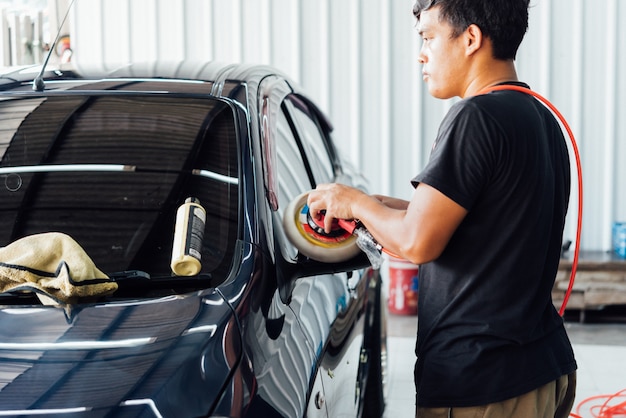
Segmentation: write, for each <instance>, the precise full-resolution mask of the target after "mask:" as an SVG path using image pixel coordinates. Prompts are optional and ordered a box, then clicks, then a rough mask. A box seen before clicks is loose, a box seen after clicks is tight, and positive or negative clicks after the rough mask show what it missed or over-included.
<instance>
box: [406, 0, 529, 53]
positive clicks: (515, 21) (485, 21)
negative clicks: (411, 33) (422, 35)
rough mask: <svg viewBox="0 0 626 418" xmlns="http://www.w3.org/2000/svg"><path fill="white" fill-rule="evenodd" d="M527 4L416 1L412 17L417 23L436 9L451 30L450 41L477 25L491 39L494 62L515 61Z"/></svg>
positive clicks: (483, 0)
mask: <svg viewBox="0 0 626 418" xmlns="http://www.w3.org/2000/svg"><path fill="white" fill-rule="evenodd" d="M529 2H530V0H416V1H415V4H414V5H413V14H414V15H415V17H416V18H417V20H418V21H419V19H420V15H421V13H422V12H423V11H425V10H429V9H432V8H433V7H439V13H440V17H441V19H444V20H446V21H447V22H448V23H450V25H452V27H453V37H456V36H459V35H461V34H462V33H463V31H465V29H467V28H468V27H469V26H470V25H472V24H475V25H477V26H478V27H479V28H480V30H481V31H482V32H483V35H484V36H486V37H488V38H489V39H491V42H492V44H493V56H494V58H496V59H501V60H509V59H513V60H514V59H515V56H516V55H517V49H518V48H519V46H520V44H521V43H522V39H524V35H525V34H526V31H527V30H528V6H529Z"/></svg>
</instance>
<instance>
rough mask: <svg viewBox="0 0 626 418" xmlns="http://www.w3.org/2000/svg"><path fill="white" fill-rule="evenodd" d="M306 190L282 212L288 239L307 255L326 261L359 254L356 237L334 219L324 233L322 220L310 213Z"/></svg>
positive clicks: (331, 261) (338, 260)
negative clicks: (328, 231)
mask: <svg viewBox="0 0 626 418" xmlns="http://www.w3.org/2000/svg"><path fill="white" fill-rule="evenodd" d="M308 195H309V193H308V192H306V193H303V194H301V195H300V196H298V197H296V198H295V199H294V200H292V201H291V202H290V203H289V204H288V205H287V207H286V208H285V212H284V215H283V227H284V228H285V233H286V234H287V238H289V241H291V243H292V244H293V245H294V246H295V247H296V248H297V249H298V250H299V251H300V252H301V253H302V254H304V255H306V256H307V257H309V258H312V259H314V260H317V261H322V262H325V263H337V262H340V261H346V260H349V259H351V258H352V257H354V256H356V255H357V254H358V253H359V252H360V251H361V249H360V248H359V247H358V246H357V243H356V237H355V236H354V235H352V234H351V233H350V232H348V231H346V230H345V229H343V228H341V227H340V226H339V225H337V223H333V227H332V230H331V232H330V233H325V232H324V231H323V227H321V225H320V224H319V222H315V221H314V220H312V218H311V216H310V215H309V207H308V205H307V197H308Z"/></svg>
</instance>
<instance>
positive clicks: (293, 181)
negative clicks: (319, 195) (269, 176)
mask: <svg viewBox="0 0 626 418" xmlns="http://www.w3.org/2000/svg"><path fill="white" fill-rule="evenodd" d="M276 128H277V129H276V138H275V141H276V159H277V165H278V167H277V173H278V213H279V214H280V216H281V218H282V216H283V215H284V213H283V211H284V210H285V207H286V206H287V205H288V204H289V203H290V202H291V201H292V200H293V199H295V198H296V197H297V196H298V195H300V194H302V193H304V192H306V191H308V190H311V189H312V188H313V184H311V180H310V178H309V173H308V172H307V168H306V165H305V162H304V159H303V158H302V152H301V149H300V146H299V145H298V142H297V141H296V138H295V137H294V135H293V132H292V130H291V127H290V123H289V120H288V118H287V116H286V115H285V113H284V112H279V113H278V115H277V121H276Z"/></svg>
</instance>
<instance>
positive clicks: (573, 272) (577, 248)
mask: <svg viewBox="0 0 626 418" xmlns="http://www.w3.org/2000/svg"><path fill="white" fill-rule="evenodd" d="M501 90H514V91H519V92H522V93H526V94H530V95H531V96H533V97H535V98H536V99H538V100H539V101H540V102H541V103H543V104H544V105H545V106H546V107H547V108H548V109H550V111H552V113H553V114H554V115H555V116H556V117H557V118H558V119H559V121H560V122H561V124H562V125H563V127H564V128H565V130H566V131H567V135H568V136H569V139H570V142H571V144H572V150H573V151H574V157H575V160H576V171H577V173H578V217H577V223H576V242H575V244H574V258H573V259H572V270H571V272H570V278H569V284H568V286H567V291H566V292H565V296H564V298H563V302H562V303H561V308H560V309H559V314H560V315H561V316H563V314H564V313H565V307H566V306H567V302H568V301H569V297H570V294H571V293H572V288H573V287H574V279H575V278H576V270H577V268H578V256H579V255H580V235H581V230H582V223H583V175H582V164H581V162H580V153H579V151H578V145H577V144H576V139H575V138H574V133H573V132H572V129H571V128H570V126H569V124H568V123H567V121H566V120H565V118H564V117H563V115H562V114H561V112H559V110H558V109H557V108H556V106H554V105H553V104H552V103H551V102H550V101H549V100H548V99H546V98H545V97H543V96H542V95H540V94H539V93H537V92H535V91H533V90H531V89H529V88H526V87H522V86H517V85H511V84H502V85H498V86H492V87H488V88H486V89H484V90H482V91H480V92H479V93H478V94H486V93H489V92H492V91H501Z"/></svg>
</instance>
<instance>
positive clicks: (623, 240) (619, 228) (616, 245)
mask: <svg viewBox="0 0 626 418" xmlns="http://www.w3.org/2000/svg"><path fill="white" fill-rule="evenodd" d="M613 251H614V252H615V254H617V256H618V257H620V258H626V222H615V223H613Z"/></svg>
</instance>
